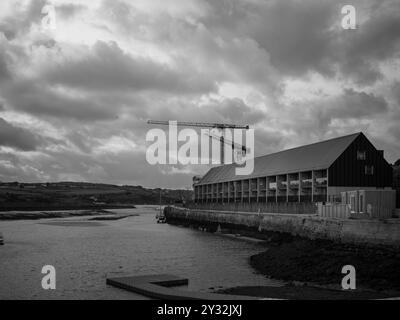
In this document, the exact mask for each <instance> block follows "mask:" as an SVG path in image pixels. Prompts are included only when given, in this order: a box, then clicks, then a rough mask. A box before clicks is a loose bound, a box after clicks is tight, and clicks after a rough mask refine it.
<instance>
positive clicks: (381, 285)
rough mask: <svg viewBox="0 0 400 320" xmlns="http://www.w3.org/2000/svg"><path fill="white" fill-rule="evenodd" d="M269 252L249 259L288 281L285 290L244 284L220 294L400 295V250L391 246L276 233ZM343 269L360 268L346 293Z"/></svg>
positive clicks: (332, 297) (271, 275)
mask: <svg viewBox="0 0 400 320" xmlns="http://www.w3.org/2000/svg"><path fill="white" fill-rule="evenodd" d="M265 245H266V247H267V250H266V251H264V252H261V253H259V254H255V255H252V256H251V257H250V258H249V264H250V265H251V266H252V267H253V268H254V270H255V271H256V272H258V273H260V274H263V275H265V276H266V277H268V278H273V279H279V280H282V281H286V282H287V284H286V285H285V286H283V287H262V286H241V287H231V288H225V289H221V290H218V291H216V292H218V293H224V294H235V295H250V296H255V297H265V298H277V299H305V300H308V299H311V300H320V299H322V300H325V299H328V300H336V299H346V300H347V299H351V300H354V299H355V300H360V299H361V300H363V299H385V298H393V297H400V251H399V250H398V249H397V248H394V247H387V246H362V245H354V244H353V245H350V244H341V243H336V242H333V241H329V240H310V239H305V238H301V237H295V236H290V235H287V234H275V235H272V236H271V238H270V240H269V241H267V242H266V243H265ZM344 265H353V266H354V267H355V269H356V289H355V290H349V291H347V290H342V289H341V281H342V278H343V277H344V276H345V274H342V273H341V269H342V267H343V266H344Z"/></svg>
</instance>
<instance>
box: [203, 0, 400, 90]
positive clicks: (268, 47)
mask: <svg viewBox="0 0 400 320" xmlns="http://www.w3.org/2000/svg"><path fill="white" fill-rule="evenodd" d="M345 4H347V3H345V2H343V1H328V0H323V1H314V0H305V1H297V0H283V1H275V0H270V1H261V2H251V3H245V4H243V3H241V2H240V1H239V2H238V1H232V3H231V4H227V3H225V2H218V3H214V2H209V5H210V6H211V7H212V8H213V9H212V10H210V11H212V13H211V14H210V16H206V17H205V18H204V19H203V21H204V23H205V25H206V26H207V27H208V28H209V29H210V30H212V31H213V32H215V33H219V34H223V32H226V30H228V29H232V30H233V32H234V34H235V36H237V35H241V36H243V37H245V36H247V37H250V38H252V39H254V40H256V41H257V43H258V44H259V45H260V46H261V48H263V49H264V50H265V51H266V52H267V53H268V54H269V56H270V62H271V64H272V66H273V67H275V68H276V69H277V70H278V72H279V73H281V74H282V75H284V76H285V75H286V76H295V77H297V76H302V75H304V74H305V73H307V72H309V71H315V72H318V73H321V74H323V75H325V76H332V75H334V74H335V73H336V72H337V70H339V71H340V74H342V75H343V76H345V77H346V78H350V79H353V80H355V81H357V82H358V83H360V84H371V83H374V82H375V81H376V80H378V79H379V78H380V77H381V76H382V75H381V73H380V70H379V63H381V62H383V61H386V60H388V59H390V58H392V57H394V56H395V55H396V54H397V53H398V52H399V49H400V47H399V45H400V7H399V6H397V7H396V4H395V2H391V1H390V0H387V1H377V0H373V1H370V2H368V4H370V9H369V11H368V10H367V11H363V10H362V9H363V7H364V6H365V4H366V2H364V1H360V0H356V1H354V2H353V3H352V4H353V5H354V6H355V7H356V10H357V13H358V18H359V19H360V20H359V21H358V27H357V30H344V29H342V28H341V20H342V18H343V15H342V14H341V8H342V6H343V5H345Z"/></svg>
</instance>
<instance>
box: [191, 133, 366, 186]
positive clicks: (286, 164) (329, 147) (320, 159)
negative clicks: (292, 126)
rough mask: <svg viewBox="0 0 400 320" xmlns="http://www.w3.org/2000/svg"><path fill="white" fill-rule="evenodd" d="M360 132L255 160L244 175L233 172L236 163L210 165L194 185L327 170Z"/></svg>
mask: <svg viewBox="0 0 400 320" xmlns="http://www.w3.org/2000/svg"><path fill="white" fill-rule="evenodd" d="M360 135H362V134H361V133H354V134H351V135H347V136H342V137H338V138H334V139H330V140H325V141H321V142H317V143H313V144H309V145H305V146H301V147H297V148H293V149H288V150H284V151H280V152H276V153H272V154H269V155H265V156H261V157H256V158H255V159H254V172H253V174H251V175H247V176H238V175H236V173H235V168H236V167H237V166H236V165H235V164H229V165H223V166H218V167H214V168H211V169H210V170H209V171H208V172H207V173H206V175H205V176H204V177H203V178H202V179H201V181H200V182H199V183H198V184H197V185H204V184H212V183H219V182H227V181H235V180H244V179H251V178H258V177H266V176H274V175H279V174H288V173H296V172H303V171H310V170H320V169H327V168H329V167H330V166H332V164H333V163H335V161H336V160H337V159H338V158H339V157H340V156H341V155H342V154H343V152H344V151H345V150H346V149H347V148H348V147H349V146H350V145H351V144H352V142H353V141H354V140H356V139H357V137H359V136H360Z"/></svg>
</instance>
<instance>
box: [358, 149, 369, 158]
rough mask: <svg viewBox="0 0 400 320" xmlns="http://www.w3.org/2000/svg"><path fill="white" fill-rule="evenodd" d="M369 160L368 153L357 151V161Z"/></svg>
mask: <svg viewBox="0 0 400 320" xmlns="http://www.w3.org/2000/svg"><path fill="white" fill-rule="evenodd" d="M365 159H367V153H366V152H365V151H360V150H358V151H357V160H365Z"/></svg>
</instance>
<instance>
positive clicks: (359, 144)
mask: <svg viewBox="0 0 400 320" xmlns="http://www.w3.org/2000/svg"><path fill="white" fill-rule="evenodd" d="M357 151H366V159H365V160H357ZM366 165H369V166H371V165H372V166H373V167H374V173H373V175H367V174H365V166H366ZM392 180H393V169H392V167H391V166H390V165H389V163H387V161H386V160H385V159H384V157H383V155H382V153H381V152H379V151H378V150H377V149H376V148H375V147H374V146H373V145H372V143H371V142H370V141H369V140H368V139H367V138H366V137H365V136H364V135H363V134H360V135H359V136H358V137H357V138H356V139H355V140H354V142H353V143H352V144H351V145H350V146H349V147H348V148H347V149H346V150H345V151H344V152H343V153H342V155H341V156H340V157H339V158H338V159H337V160H336V161H335V162H334V163H333V164H332V165H331V167H330V168H329V186H331V187H357V188H358V189H359V187H363V188H364V187H377V188H383V187H391V186H392Z"/></svg>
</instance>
